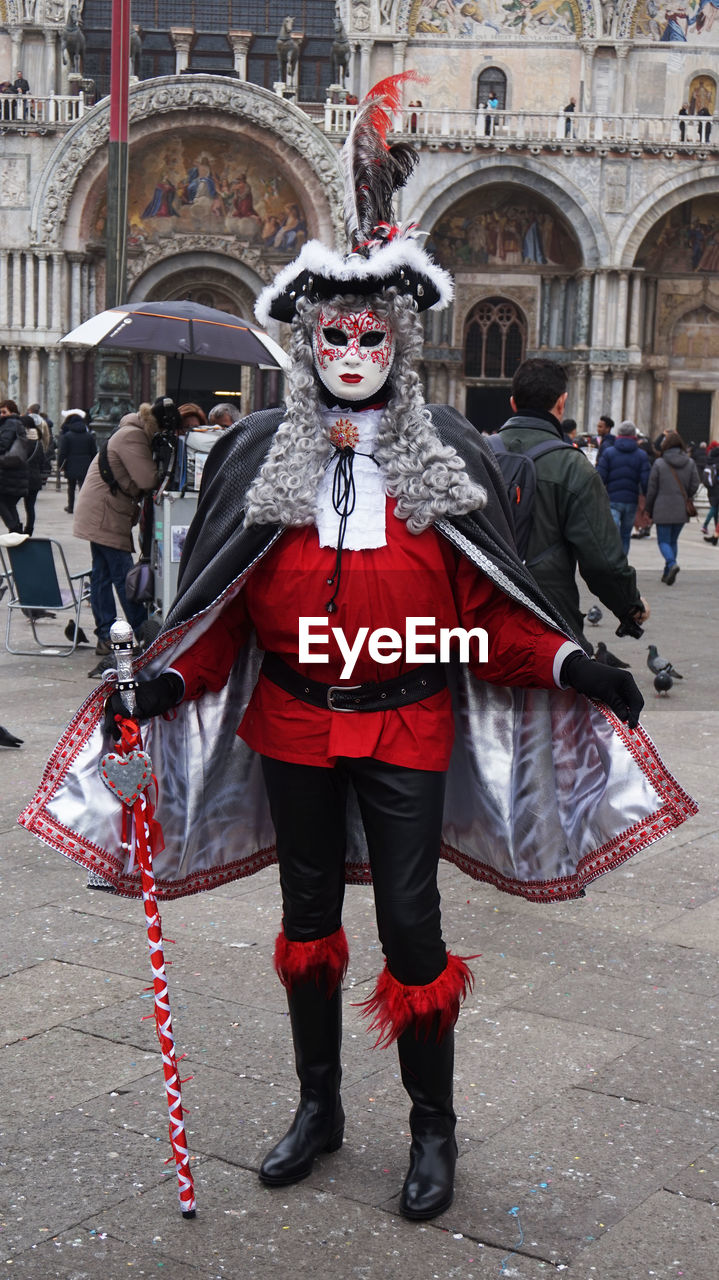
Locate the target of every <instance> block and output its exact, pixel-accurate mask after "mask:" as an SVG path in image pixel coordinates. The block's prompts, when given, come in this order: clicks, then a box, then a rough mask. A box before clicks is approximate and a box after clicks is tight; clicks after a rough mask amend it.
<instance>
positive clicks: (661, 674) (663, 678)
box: [654, 671, 674, 696]
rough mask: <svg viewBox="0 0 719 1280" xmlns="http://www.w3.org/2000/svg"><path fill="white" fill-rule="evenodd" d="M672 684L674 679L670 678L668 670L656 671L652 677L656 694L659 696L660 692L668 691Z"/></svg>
mask: <svg viewBox="0 0 719 1280" xmlns="http://www.w3.org/2000/svg"><path fill="white" fill-rule="evenodd" d="M673 685H674V681H673V680H672V678H671V676H670V674H669V672H668V671H658V672H657V674H656V675H655V677H654V688H655V689H656V691H657V694H658V695H660V696H661V694H663V693H669V690H670V689H671V688H672V687H673Z"/></svg>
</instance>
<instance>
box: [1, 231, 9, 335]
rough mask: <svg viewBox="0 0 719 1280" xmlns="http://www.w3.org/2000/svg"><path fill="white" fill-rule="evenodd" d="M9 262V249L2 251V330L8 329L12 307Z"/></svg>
mask: <svg viewBox="0 0 719 1280" xmlns="http://www.w3.org/2000/svg"><path fill="white" fill-rule="evenodd" d="M8 260H9V253H8V250H7V249H0V329H7V328H8V323H9V316H10V306H9V302H10V300H9V297H8V276H9V274H10V273H9V270H8Z"/></svg>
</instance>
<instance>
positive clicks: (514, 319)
mask: <svg viewBox="0 0 719 1280" xmlns="http://www.w3.org/2000/svg"><path fill="white" fill-rule="evenodd" d="M511 294H512V290H511V288H510V289H505V288H504V286H503V284H499V283H498V284H496V285H495V286H494V287H493V288H491V287H489V286H488V287H486V288H484V289H482V290H480V296H479V297H477V298H475V300H474V302H472V303H471V305H467V304H465V306H464V308H463V311H464V315H463V316H462V317H461V321H460V325H461V327H460V329H459V332H460V333H461V334H462V353H463V362H464V376H465V378H466V379H472V378H484V379H486V378H500V379H502V380H504V381H508V380H509V379H510V378H511V376H512V374H513V373H514V371H515V368H516V367H517V366H518V365H519V364H520V363H521V361H522V359H523V358H524V355H525V353H526V349H527V346H528V345H529V318H528V315H527V312H526V309H525V307H524V306H523V305H522V303H521V302H520V301H519V300H517V299H515V298H512V296H511ZM483 303H484V304H485V307H486V308H487V315H486V316H482V315H481V314H480V313H481V311H482V304H483ZM490 304H491V312H492V314H489V311H490ZM502 311H504V313H505V314H504V315H502V314H500V313H501V312H502ZM458 320H459V317H458ZM470 326H475V327H477V328H479V329H481V330H482V331H486V332H483V337H482V344H481V345H482V360H481V364H482V367H481V369H478V368H470V367H469V365H468V330H469V328H470ZM493 328H497V329H498V331H499V335H500V339H501V350H500V351H499V353H493V354H499V366H500V367H499V369H498V370H492V369H488V368H487V359H488V358H489V341H490V336H491V331H492V329H493ZM517 336H519V340H520V341H519V349H518V350H517V351H516V352H514V351H513V352H510V351H509V349H508V344H509V342H510V341H512V344H513V347H516V345H517V344H516V339H517ZM513 357H514V358H513ZM510 366H511V367H510Z"/></svg>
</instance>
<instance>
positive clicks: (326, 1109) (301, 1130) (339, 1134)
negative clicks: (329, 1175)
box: [260, 978, 345, 1187]
mask: <svg viewBox="0 0 719 1280" xmlns="http://www.w3.org/2000/svg"><path fill="white" fill-rule="evenodd" d="M287 1003H288V1005H289V1009H290V1022H291V1024H292V1040H293V1042H294V1047H295V1066H296V1068H297V1075H298V1077H299V1081H300V1102H299V1106H298V1108H297V1113H296V1115H295V1118H294V1120H293V1122H292V1124H291V1125H290V1127H289V1129H288V1130H287V1133H286V1134H285V1136H284V1138H281V1139H280V1141H279V1142H278V1143H277V1146H276V1147H273V1149H272V1151H270V1153H269V1154H268V1155H267V1156H265V1159H264V1160H263V1162H262V1165H261V1167H260V1180H261V1181H262V1182H264V1183H266V1185H267V1186H270V1187H284V1186H287V1185H288V1184H289V1183H291V1182H300V1181H301V1179H302V1178H306V1177H307V1176H308V1174H310V1173H311V1172H312V1165H313V1164H314V1160H315V1156H318V1155H320V1154H321V1153H322V1152H323V1151H337V1150H338V1148H339V1147H341V1146H342V1138H343V1136H344V1124H345V1113H344V1111H343V1110H342V1101H341V1099H340V1079H341V1076H342V1067H341V1064H340V1047H341V1044H342V992H341V989H340V988H339V987H337V988H336V989H335V991H334V992H333V993H332V995H331V996H328V995H327V989H326V985H325V982H324V980H323V979H322V978H320V981H319V985H318V984H317V983H316V982H315V981H314V980H311V981H309V982H302V983H297V984H295V986H294V987H293V988H292V990H291V991H288V992H287Z"/></svg>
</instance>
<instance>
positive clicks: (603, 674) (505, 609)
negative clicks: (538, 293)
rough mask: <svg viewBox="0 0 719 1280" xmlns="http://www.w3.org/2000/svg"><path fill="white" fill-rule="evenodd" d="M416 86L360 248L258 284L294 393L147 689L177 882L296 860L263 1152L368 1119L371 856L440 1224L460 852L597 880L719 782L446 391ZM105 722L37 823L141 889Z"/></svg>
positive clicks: (145, 660)
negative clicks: (366, 970)
mask: <svg viewBox="0 0 719 1280" xmlns="http://www.w3.org/2000/svg"><path fill="white" fill-rule="evenodd" d="M403 82H404V79H403V77H391V78H390V79H389V80H388V81H385V82H383V83H382V84H381V85H378V86H375V88H374V89H373V90H371V92H370V94H369V95H368V97H367V99H366V100H365V102H364V103H362V104H360V108H359V110H358V113H357V121H356V124H355V128H354V129H353V131H352V134H351V136H350V138H349V140H348V143H347V151H346V153H345V162H344V170H345V175H346V183H347V199H346V205H345V207H346V215H347V227H348V244H349V252H347V253H344V254H343V253H341V252H339V251H337V250H336V249H334V248H332V247H330V246H327V245H323V244H320V243H318V242H317V241H309V242H308V243H307V244H305V245H303V247H302V250H301V252H300V254H299V256H298V258H297V259H296V260H295V261H294V262H293V263H290V264H289V265H288V266H286V267H285V268H284V269H283V270H282V271H281V272H280V273H279V274H278V275H277V276H276V277H275V279H274V280H273V281H272V283H271V284H269V285H268V286H267V288H266V289H265V290H264V291H263V293H262V294H261V295H260V298H259V299H258V303H257V307H256V314H257V317H258V319H260V322H261V323H266V322H267V321H268V320H269V319H270V318H272V319H275V320H279V321H281V322H284V323H287V324H289V325H290V326H291V339H290V350H291V357H292V359H291V366H290V369H289V372H288V375H287V403H286V405H285V406H284V407H283V408H281V409H278V410H266V411H263V412H260V413H254V414H251V415H250V416H249V417H248V418H247V419H245V420H244V421H243V422H241V423H239V424H238V425H237V426H236V427H234V428H232V429H230V430H229V431H227V432H226V433H225V434H224V436H223V437H222V439H221V440H220V441H218V443H217V444H216V445H215V446H214V448H213V450H212V452H211V453H210V455H209V457H208V459H207V463H206V466H205V470H204V473H203V480H202V489H201V493H200V500H199V505H198V510H197V515H196V517H195V519H194V521H193V523H192V525H191V527H190V529H189V531H188V535H187V539H186V542H185V548H184V552H183V558H182V562H181V565H180V579H179V594H178V597H177V599H176V600H175V602H174V604H173V606H172V609H171V611H170V613H169V616H168V617H167V619H166V622H165V627H164V630H163V632H162V633H161V634H160V636H159V637H158V639H157V640H156V642H155V643H154V644H153V646H152V648H151V649H150V650H149V651H147V652H146V653H145V654H143V655H142V656H141V658H140V659H139V660H138V662H137V664H136V672H137V680H138V686H137V689H136V691H135V692H136V697H137V708H136V714H137V718H138V719H144V718H148V719H149V725H148V728H147V742H148V749H149V750H151V751H152V753H153V757H154V761H155V767H156V771H157V772H158V774H159V798H158V816H159V817H160V818H161V821H162V827H163V832H164V837H165V849H164V850H163V851H161V850H159V849H157V850H156V851H155V852H154V853H153V859H152V861H153V865H154V870H155V875H156V879H157V889H158V893H160V894H165V895H167V896H172V895H177V894H181V893H193V892H197V891H198V890H200V889H204V888H212V887H214V886H215V885H218V884H222V883H225V882H227V881H228V880H232V879H234V878H236V877H239V876H243V875H249V874H251V873H253V872H255V871H257V870H259V869H260V868H262V867H264V866H267V865H268V863H270V862H272V861H275V860H276V861H277V862H278V863H279V871H280V885H281V889H282V925H281V929H280V932H279V935H278V937H277V940H276V944H275V967H276V970H277V973H278V976H279V978H280V981H281V982H282V983H283V985H284V986H285V988H286V991H287V1002H288V1006H289V1012H290V1024H291V1029H292V1041H293V1050H294V1060H295V1066H296V1069H297V1075H298V1079H299V1103H298V1106H297V1109H296V1112H295V1115H294V1119H293V1121H292V1124H291V1125H290V1127H289V1129H288V1131H287V1133H285V1135H284V1136H283V1137H282V1138H280V1140H279V1142H277V1143H276V1145H275V1146H274V1147H273V1148H272V1150H271V1151H270V1152H269V1153H268V1154H267V1155H266V1156H265V1158H264V1160H263V1161H262V1164H261V1166H260V1168H259V1176H260V1178H261V1179H262V1181H263V1182H264V1183H265V1184H266V1185H267V1186H270V1187H281V1186H284V1185H286V1184H289V1183H293V1182H297V1181H299V1180H300V1179H301V1178H305V1177H307V1175H308V1174H309V1173H310V1172H311V1170H312V1167H313V1164H314V1161H315V1160H316V1159H317V1158H318V1157H321V1156H324V1155H326V1154H327V1153H330V1152H335V1151H338V1150H339V1148H340V1147H341V1145H342V1141H343V1133H344V1122H345V1113H344V1108H343V1105H342V1099H341V1095H340V1081H341V1074H342V1069H341V1038H342V981H343V978H344V975H345V972H346V969H347V965H348V961H349V952H348V944H347V938H346V935H345V932H344V929H343V926H342V907H343V899H344V890H345V883H346V882H347V881H349V882H350V883H361V884H367V883H369V882H370V881H371V882H372V884H373V889H374V898H375V909H376V915H377V926H378V932H379V937H380V940H381V944H382V949H383V952H384V965H383V966H382V969H381V972H380V973H379V974H378V976H377V981H376V984H375V986H374V990H373V992H372V994H371V995H370V996H369V998H368V999H367V1001H366V1002H365V1012H366V1014H367V1015H368V1018H369V1020H370V1023H371V1026H372V1028H373V1030H374V1036H373V1037H372V1038H373V1039H374V1040H376V1041H378V1042H381V1043H382V1044H383V1045H387V1044H393V1045H396V1052H397V1053H398V1057H399V1067H400V1074H401V1079H402V1084H403V1086H404V1088H405V1090H406V1092H407V1094H408V1096H409V1099H410V1104H411V1106H410V1129H411V1134H412V1141H411V1146H410V1152H409V1168H408V1172H407V1176H406V1178H405V1180H404V1185H403V1186H402V1188H401V1191H400V1197H399V1208H400V1212H401V1213H402V1214H403V1215H404V1216H405V1217H407V1218H411V1219H416V1220H422V1219H430V1218H433V1217H435V1216H436V1215H438V1214H440V1213H442V1212H443V1211H444V1210H446V1209H447V1207H448V1206H449V1204H450V1203H451V1201H452V1197H453V1194H454V1174H455V1165H456V1160H457V1143H456V1140H455V1122H456V1117H455V1113H454V1107H453V1101H452V1090H453V1062H454V1024H455V1022H456V1020H457V1016H458V1013H459V1008H460V1004H461V1002H462V1000H463V998H464V997H465V996H466V995H467V994H468V992H469V991H470V990H471V985H472V975H471V972H470V970H469V967H468V965H467V959H468V958H471V957H461V956H458V955H455V954H453V953H452V952H451V951H448V949H447V946H446V944H445V941H444V938H443V935H442V922H441V917H440V898H439V890H438V886H437V869H438V862H439V858H440V856H443V857H445V858H447V859H448V860H450V861H452V862H454V863H455V864H456V865H457V866H458V867H460V868H461V869H462V870H463V871H465V872H466V873H467V874H468V875H471V876H474V877H476V878H478V879H482V880H486V881H488V882H489V883H491V884H493V885H495V886H496V887H497V888H498V889H501V890H503V891H505V892H508V893H513V894H521V895H523V896H524V897H526V898H528V899H530V900H531V901H534V902H552V901H558V900H561V899H568V898H576V897H578V896H580V895H581V894H582V893H583V892H584V886H585V885H587V884H589V883H590V882H591V881H592V880H593V879H595V878H596V877H597V876H599V875H601V874H603V873H604V872H606V871H609V870H611V869H612V868H613V867H616V866H618V865H619V864H620V863H622V862H624V861H625V860H626V859H627V858H629V857H631V855H632V854H633V853H636V852H637V851H638V850H640V849H642V848H645V847H646V846H647V845H648V844H650V843H651V842H652V841H653V840H656V839H658V838H659V837H660V836H661V835H662V834H664V833H665V832H667V831H669V830H671V829H672V828H673V827H675V826H678V825H679V824H680V823H681V822H683V821H684V820H685V818H687V817H688V816H689V815H690V814H691V813H693V812H694V811H695V806H694V804H693V802H692V801H691V800H690V799H689V797H688V796H687V795H686V794H685V793H684V792H683V791H682V789H681V788H680V787H679V786H678V784H677V783H676V782H675V780H674V778H672V776H671V774H670V773H669V772H668V771H667V770H666V768H665V767H664V765H663V764H662V762H661V760H660V759H659V758H658V756H657V754H656V752H655V750H654V748H653V746H652V744H651V742H650V741H649V739H648V738H647V737H646V735H645V734H644V733H643V731H642V730H641V729H640V728H639V727H638V724H637V721H638V716H639V712H640V710H641V707H642V697H641V694H640V692H639V690H638V689H637V686H636V685H635V683H634V681H633V679H632V677H631V675H630V673H629V672H627V671H617V670H615V669H614V668H610V667H606V666H603V665H601V664H600V663H596V662H592V661H590V659H589V658H587V657H586V655H585V654H584V653H583V651H582V649H581V647H580V645H579V644H577V642H576V638H575V637H574V636H573V635H572V633H571V629H570V628H569V627H568V626H567V624H566V623H565V621H564V619H563V618H562V617H561V616H560V615H559V614H558V613H557V611H556V610H555V609H554V608H553V606H552V605H551V604H550V603H549V602H548V601H547V600H546V599H545V598H544V597H543V595H542V594H541V592H540V591H539V588H538V587H537V585H536V583H535V582H534V579H533V578H532V577H531V576H530V574H529V573H528V572H527V571H526V569H525V568H524V566H523V564H522V562H521V560H520V559H519V557H518V556H517V553H516V550H515V545H514V539H513V530H512V524H511V512H510V509H509V505H508V503H507V497H506V491H505V488H504V484H503V481H502V477H501V474H500V472H499V469H498V468H497V466H496V464H495V462H494V458H493V455H492V454H491V451H490V450H489V449H488V448H487V447H486V444H485V442H484V441H483V439H482V437H481V435H480V434H479V433H478V432H477V431H476V430H475V429H474V428H473V427H472V426H471V425H470V423H468V422H467V421H466V420H465V419H464V418H462V416H461V415H460V414H459V413H458V412H457V411H456V410H455V409H454V408H453V407H451V406H449V405H432V406H428V405H426V404H425V402H424V398H423V396H422V390H421V386H420V382H419V378H418V375H417V370H416V364H417V361H418V360H419V358H420V355H421V351H422V337H423V334H422V323H421V319H420V313H421V312H424V311H426V310H428V309H429V308H431V307H438V308H441V307H443V306H447V304H448V303H449V302H450V300H451V298H452V291H453V290H452V281H451V280H450V278H449V276H448V275H447V274H446V273H445V272H444V271H443V270H441V268H440V267H439V266H438V265H437V263H436V262H434V261H433V260H432V258H431V257H430V256H429V254H428V253H427V252H426V250H425V249H424V248H423V247H422V245H421V243H420V241H419V239H418V237H417V235H416V234H412V229H411V228H402V227H399V226H398V225H397V223H396V220H395V217H394V212H393V208H392V198H393V195H394V192H395V190H396V189H397V187H398V186H400V185H401V184H402V183H403V182H405V181H406V180H407V179H408V177H409V176H410V174H411V172H412V168H413V166H414V163H415V161H416V156H415V155H414V153H413V152H412V150H411V148H410V147H409V146H408V145H407V144H406V143H405V142H402V141H401V140H400V142H398V143H395V144H391V143H390V141H389V127H390V123H391V120H392V118H393V115H394V113H395V111H396V109H397V106H398V103H399V92H400V89H401V86H402V84H403ZM320 624H323V625H322V626H320ZM410 624H412V625H410ZM418 626H419V627H420V629H421V630H422V632H426V633H428V634H429V638H427V635H425V637H424V643H423V644H421V645H419V646H416V645H413V644H410V639H409V638H410V636H412V635H413V636H414V637H415V638H416V637H417V634H418ZM318 629H319V630H320V631H321V644H320V646H319V652H318V648H317V646H316V645H313V644H312V643H310V634H311V633H314V634H315V637H316V634H317V630H318ZM446 629H449V630H450V631H453V630H455V629H459V630H461V632H462V633H463V634H466V635H467V636H469V637H471V636H473V635H474V636H477V635H479V634H480V633H482V634H484V633H486V637H487V644H486V651H485V649H484V648H480V649H479V650H478V649H477V647H472V646H470V648H469V649H468V651H466V652H461V651H460V652H458V653H455V654H453V656H452V661H450V662H446V661H444V660H443V654H442V650H441V641H438V640H437V637H440V636H441V635H442V634H446ZM302 636H304V637H306V638H307V646H305V651H304V652H302V651H301V650H302V641H301V637H302ZM308 650H309V651H308ZM444 656H446V655H444ZM349 671H351V676H349V675H348V672H349ZM103 692H104V695H105V696H106V697H107V698H108V699H109V708H108V709H109V712H110V713H111V715H113V716H114V715H116V714H120V715H121V716H122V715H126V712H123V707H122V698H121V696H120V694H119V693H117V692H114V691H113V688H112V686H111V685H110V684H109V683H108V684H106V685H105V686H104V690H103ZM170 717H171V718H170ZM100 721H101V716H99V715H98V709H97V707H96V705H95V704H92V705H91V706H90V707H86V708H85V709H83V711H81V712H80V713H79V714H78V716H77V717H76V718H75V720H74V721H73V724H72V725H71V727H70V729H69V730H68V732H67V734H66V736H65V739H64V741H63V744H62V748H61V750H60V752H59V754H58V755H57V757H55V758H54V759H53V761H52V762H51V767H50V768H49V769H48V773H47V775H46V778H45V779H44V780H43V785H42V787H41V789H40V791H39V793H38V795H37V796H36V797H35V800H34V801H33V803H32V805H31V806H29V807H28V809H27V810H26V812H25V813H24V814H23V815H22V821H23V822H24V823H25V824H26V825H27V826H28V827H30V829H31V830H34V831H36V832H37V833H38V834H39V835H41V836H43V838H45V839H47V840H49V841H50V842H51V843H52V844H54V845H55V847H56V848H59V849H61V850H62V851H63V852H66V853H68V854H69V856H71V857H74V858H77V859H78V860H79V861H81V862H84V864H85V865H87V863H88V861H90V860H92V862H93V865H94V866H95V867H96V869H97V870H98V871H99V872H100V873H101V874H103V875H106V876H107V877H108V879H110V880H111V881H112V883H113V884H115V885H116V886H117V888H118V889H120V891H121V892H123V893H128V894H137V893H138V891H139V885H138V877H137V872H136V870H135V869H133V868H132V867H131V865H130V864H129V863H128V861H127V859H125V860H124V861H121V860H119V859H117V857H116V856H115V854H114V852H113V851H112V846H111V841H110V840H109V839H105V840H103V841H102V843H99V842H98V840H97V831H98V829H101V826H102V824H101V822H99V821H98V817H97V815H98V808H99V807H101V806H98V800H97V796H96V794H95V787H96V780H97V772H96V768H93V765H94V762H95V761H96V760H97V757H98V755H99V754H101V752H102V750H103V743H104V739H103V734H102V725H101V723H100ZM155 743H157V750H155V749H154V746H153V744H155ZM104 749H106V747H105V748H104ZM63 752H64V755H63ZM78 797H81V799H82V804H78ZM481 941H482V940H481V935H480V937H478V938H477V939H476V945H475V940H474V939H473V945H472V950H473V951H481V950H482V945H481ZM389 1141H390V1142H392V1137H391V1136H390V1138H389ZM337 1172H338V1176H339V1175H340V1174H341V1168H340V1169H339V1170H338V1171H337Z"/></svg>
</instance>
